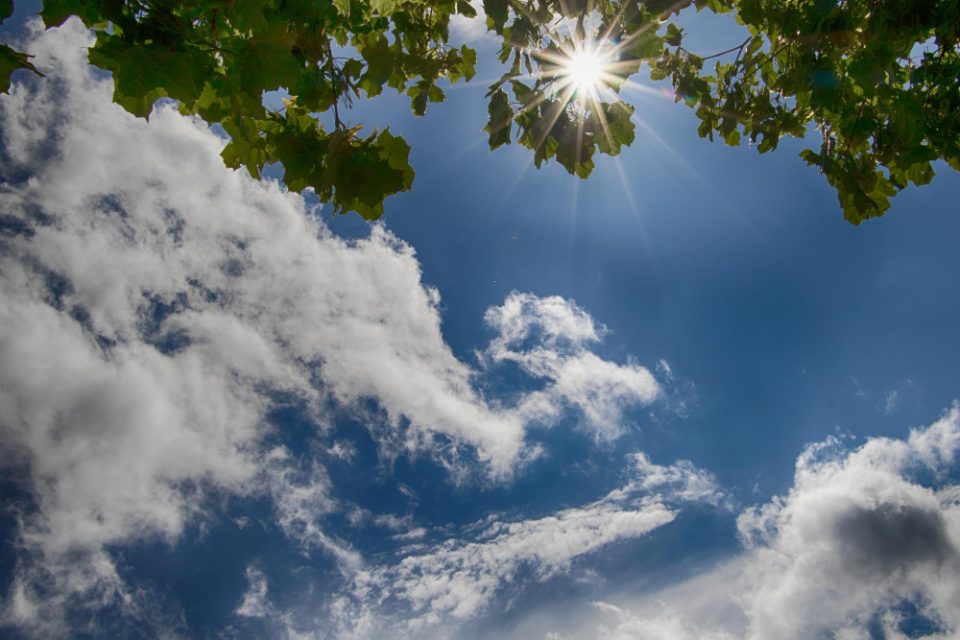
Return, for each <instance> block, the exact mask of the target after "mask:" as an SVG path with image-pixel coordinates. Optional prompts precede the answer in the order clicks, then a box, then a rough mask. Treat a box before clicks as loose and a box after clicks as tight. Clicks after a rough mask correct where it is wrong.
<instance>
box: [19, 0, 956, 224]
mask: <svg viewBox="0 0 960 640" xmlns="http://www.w3.org/2000/svg"><path fill="white" fill-rule="evenodd" d="M690 5H693V6H694V8H695V9H696V10H697V11H702V10H706V11H711V12H714V13H717V14H722V13H731V14H733V16H734V17H735V18H736V20H737V21H738V22H739V23H740V24H741V25H743V27H744V35H745V36H746V37H745V39H744V40H743V41H742V42H740V43H734V44H735V46H733V47H731V48H730V49H728V50H726V51H721V52H717V53H711V54H696V53H693V52H692V51H690V50H688V49H687V48H685V46H684V37H685V33H684V30H683V28H681V27H680V26H678V23H677V16H679V15H680V14H681V13H682V11H684V10H686V9H687V7H689V6H690ZM479 6H480V4H479V3H477V4H476V7H479ZM482 7H483V10H484V13H485V15H486V24H487V27H488V29H489V30H490V31H492V32H493V33H495V34H496V36H497V37H498V38H499V39H500V52H499V59H500V61H501V62H502V63H504V65H505V66H506V67H507V71H506V73H505V74H504V75H503V77H501V78H500V79H499V80H497V81H496V82H495V83H494V84H493V85H492V86H491V87H490V90H489V92H488V93H487V98H488V100H489V114H490V120H489V122H488V124H487V127H486V130H487V132H488V133H489V141H490V146H491V148H496V147H498V146H500V145H503V144H507V143H510V142H511V141H513V142H516V143H519V144H521V145H523V146H525V147H528V148H530V149H531V151H532V152H533V154H534V161H535V163H536V165H537V166H540V165H541V164H542V163H544V162H547V161H551V160H553V161H556V162H559V163H560V164H562V165H563V166H564V167H565V168H566V169H567V171H569V172H570V173H572V174H576V175H578V176H580V177H586V176H588V175H590V173H591V171H592V170H593V168H594V160H593V157H594V155H595V154H596V153H597V152H599V153H604V154H608V155H616V154H617V153H619V152H620V149H621V148H622V147H623V146H624V145H629V144H630V143H632V142H633V139H634V124H633V121H632V115H633V111H634V110H633V107H632V106H631V105H629V104H628V103H627V102H625V101H624V100H622V99H621V98H620V96H619V90H620V89H621V88H622V87H623V86H624V84H626V83H630V82H632V81H631V80H630V77H631V76H633V75H634V74H636V73H638V72H639V71H640V70H641V69H642V68H644V67H646V68H647V69H648V70H649V73H650V76H651V78H652V79H653V80H660V81H666V82H669V83H670V84H671V85H672V87H673V89H674V93H675V97H676V100H677V101H678V102H684V103H686V104H687V105H689V106H690V107H692V108H693V109H694V110H695V113H696V115H697V117H698V118H699V121H700V125H699V134H700V135H701V136H703V137H709V138H711V139H713V138H714V137H715V136H719V137H720V138H721V139H722V140H724V141H725V142H726V143H727V144H731V145H737V144H741V142H742V141H743V140H744V139H746V140H748V141H749V143H750V144H755V145H756V148H757V150H758V151H759V152H760V153H765V152H767V151H770V150H773V149H775V148H776V147H777V144H778V142H779V141H780V139H781V138H782V137H784V136H795V137H804V136H807V134H808V133H815V132H818V133H819V136H820V139H821V143H820V145H819V148H812V149H807V150H804V151H803V152H802V154H801V155H802V157H803V158H804V159H805V160H806V161H807V162H808V163H809V164H811V165H816V166H817V167H818V168H819V170H820V171H821V172H822V173H823V174H824V176H825V177H826V179H827V180H828V181H829V182H830V184H831V185H833V187H834V188H835V189H836V191H837V194H838V198H839V201H840V204H841V206H842V209H843V212H844V215H845V217H846V218H847V220H849V221H850V222H852V223H854V224H857V223H859V222H861V221H863V220H864V219H866V218H870V217H874V216H878V215H882V214H883V212H884V211H885V210H886V209H887V208H888V207H889V202H890V198H891V197H892V196H893V195H895V194H896V193H897V192H898V191H899V190H901V189H904V188H906V187H907V186H908V185H909V184H910V183H913V184H915V185H922V184H926V183H928V182H930V180H931V179H932V178H933V174H934V171H933V166H932V163H933V162H934V161H937V160H944V161H946V163H947V164H949V165H950V166H951V167H953V168H954V169H957V170H960V82H958V78H960V45H958V37H960V3H958V2H957V0H681V1H680V2H679V3H676V2H674V1H673V0H606V1H604V0H483V2H482ZM12 11H13V3H12V0H0V22H2V21H3V20H4V19H6V18H7V17H9V16H10V15H11V14H12ZM41 15H42V18H43V20H44V22H45V23H46V25H47V26H48V27H52V26H58V25H60V24H62V23H63V22H64V21H65V20H66V19H67V18H68V17H70V16H72V15H75V16H78V17H79V18H80V19H81V20H83V21H84V23H85V24H86V25H87V26H88V27H90V28H91V29H93V30H94V31H96V33H97V40H96V44H95V46H94V47H93V48H92V49H91V51H90V61H91V62H92V63H93V64H95V65H97V66H98V67H101V68H103V69H106V70H108V71H111V72H112V73H113V76H114V80H115V95H114V98H115V100H116V102H117V103H119V104H120V105H122V106H123V107H124V108H126V109H127V110H129V111H130V112H132V113H134V114H136V115H140V116H147V115H149V113H150V110H151V108H152V106H153V104H154V102H155V101H156V100H157V99H158V98H161V97H167V98H171V99H174V100H177V101H178V102H179V104H180V109H181V110H182V111H183V112H185V113H189V114H196V115H198V116H200V117H201V118H202V119H204V120H205V121H207V122H209V123H220V124H221V125H222V126H223V128H224V129H225V130H226V131H227V132H228V133H229V134H230V136H231V141H230V143H229V144H228V145H227V146H226V148H225V149H224V151H223V158H224V161H225V162H226V164H227V165H229V166H231V167H241V166H243V167H246V168H247V169H248V170H249V171H250V172H251V173H252V174H253V175H255V176H256V175H259V174H260V172H261V170H262V169H263V168H264V166H266V165H267V164H270V163H275V162H279V163H281V164H282V165H283V167H284V171H285V182H286V184H287V185H288V187H289V188H291V189H295V190H300V189H304V188H306V187H312V188H313V189H314V190H316V192H317V194H318V195H319V197H320V198H321V199H322V200H324V201H326V202H330V203H331V204H332V206H333V207H334V210H335V211H337V212H346V211H356V212H358V213H360V214H361V215H363V216H365V217H367V218H376V217H378V216H380V215H381V214H382V213H383V201H384V198H386V197H387V196H389V195H390V194H393V193H397V192H400V191H405V190H408V189H409V188H410V187H411V185H412V183H413V178H414V171H413V168H412V167H411V166H410V164H409V160H408V156H409V151H410V148H409V147H408V145H407V144H406V142H405V141H404V140H403V139H402V138H400V137H398V136H395V135H393V134H391V133H390V132H389V130H384V131H380V132H377V131H374V132H373V133H372V134H371V135H369V136H365V135H361V134H360V129H361V128H360V127H349V126H347V125H345V124H344V123H343V121H342V120H341V117H340V114H341V109H342V108H344V107H346V106H349V104H350V103H351V101H352V100H353V99H356V98H360V97H363V96H366V97H372V96H376V95H378V94H380V93H381V92H382V91H383V90H384V88H385V87H389V88H390V89H393V90H395V91H399V92H402V93H404V94H406V95H407V96H409V98H410V104H411V108H412V110H413V112H414V113H416V114H418V115H422V114H424V113H425V111H426V110H427V107H428V105H429V103H431V102H440V101H442V100H443V99H444V92H443V88H442V85H443V84H444V83H455V82H458V81H461V80H469V79H470V78H472V77H473V75H474V71H475V66H476V62H477V59H476V53H475V51H474V50H472V49H470V48H469V47H467V46H465V45H464V46H460V47H455V46H453V45H452V44H451V42H450V26H451V19H452V18H453V17H454V16H457V15H460V16H464V17H467V18H470V17H475V16H476V15H477V9H476V8H475V6H474V5H473V4H471V3H470V2H466V1H463V0H437V1H427V0H191V1H189V2H187V1H186V0H47V1H46V2H44V4H43V10H42V13H41ZM584 56H590V61H589V64H595V66H597V78H596V79H595V81H592V82H586V83H585V82H583V81H581V80H579V79H577V77H576V74H575V72H574V71H573V69H574V67H575V66H576V65H578V64H580V63H581V62H582V60H583V59H584ZM20 68H26V69H30V70H32V71H34V72H36V69H35V68H33V66H32V65H31V63H30V61H29V56H27V55H26V54H25V53H22V52H19V51H16V50H14V49H12V48H10V47H8V46H6V45H0V90H2V91H6V90H7V89H8V88H9V82H10V75H11V73H12V72H13V71H14V70H16V69H20ZM274 90H283V91H285V93H286V95H287V98H286V99H285V100H284V101H283V107H282V108H280V109H271V108H268V107H267V106H265V103H264V99H263V96H264V92H268V91H274ZM324 114H326V118H325V120H326V121H327V123H328V126H324V124H322V120H324V118H323V116H324ZM331 116H332V117H331ZM331 120H332V125H330V124H329V123H330V122H331ZM811 137H814V136H811Z"/></svg>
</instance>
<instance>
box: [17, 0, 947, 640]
mask: <svg viewBox="0 0 960 640" xmlns="http://www.w3.org/2000/svg"><path fill="white" fill-rule="evenodd" d="M698 24H699V23H698V19H697V18H693V19H691V23H690V26H691V28H692V29H695V28H696V27H697V25H698ZM456 28H457V29H458V30H459V31H458V33H459V35H461V36H462V37H466V38H468V39H471V40H473V43H474V46H476V47H477V48H478V50H479V52H480V56H479V58H480V66H479V70H478V77H477V79H476V80H475V81H474V82H471V83H470V84H468V85H466V86H463V85H458V86H454V87H450V88H449V90H448V91H447V95H448V98H447V100H446V101H445V102H444V103H441V104H435V105H431V107H430V109H429V112H428V114H427V116H426V117H424V118H416V117H414V116H412V115H410V112H409V105H408V101H407V98H405V97H403V96H396V95H385V96H383V97H381V98H377V99H375V100H369V101H365V100H358V101H356V103H355V105H354V108H353V109H352V110H351V111H350V112H349V113H348V114H347V115H346V116H345V117H346V118H347V119H349V120H350V122H351V123H352V124H360V123H362V124H363V125H364V126H365V128H366V129H367V130H372V129H373V128H374V127H383V126H386V125H389V126H390V128H391V131H393V132H394V133H399V134H402V135H403V136H404V137H405V138H406V140H407V141H408V142H409V143H410V145H411V147H412V148H413V151H412V153H411V164H412V165H413V166H414V167H415V169H416V171H417V177H416V181H415V183H414V187H413V190H412V191H410V192H407V193H403V194H398V195H395V196H392V197H390V198H389V199H388V200H387V201H386V213H385V215H384V217H383V219H382V220H381V221H380V222H379V223H377V224H369V223H367V222H365V221H363V220H362V219H360V218H359V217H358V216H356V215H346V216H337V217H331V215H330V213H329V209H328V208H325V207H324V206H323V205H322V203H319V202H317V201H316V198H315V197H314V196H312V195H311V194H309V193H307V194H302V195H301V194H296V193H290V192H288V191H287V190H286V189H285V188H284V187H283V184H282V180H281V178H282V171H281V170H280V169H278V168H274V170H273V171H272V172H268V176H267V178H266V179H264V180H254V179H252V178H251V177H250V176H249V175H248V174H246V173H245V172H242V171H239V172H238V171H233V170H229V169H226V168H225V167H224V166H223V164H222V162H221V160H220V157H219V151H220V149H221V148H222V147H223V145H224V144H225V141H224V139H223V138H221V137H219V135H218V133H217V132H216V131H214V130H211V129H210V128H209V127H207V126H206V125H205V124H204V123H202V122H199V121H197V120H192V119H189V118H185V117H183V116H180V115H179V114H178V113H177V112H176V110H175V109H174V108H172V107H171V106H170V105H166V106H163V105H160V106H158V107H157V108H156V109H155V111H154V113H153V114H152V115H151V117H150V119H149V121H148V120H144V119H137V118H134V117H133V116H131V115H129V114H127V113H126V112H124V111H123V110H122V109H121V108H119V107H118V106H116V105H113V104H112V102H111V94H112V85H111V80H110V78H109V76H107V75H105V74H103V73H102V72H99V71H97V70H94V69H92V68H90V67H88V66H87V64H86V57H85V56H86V53H85V47H86V46H88V45H89V43H90V36H89V35H88V34H87V33H86V32H85V30H84V29H83V28H82V27H81V26H80V25H79V24H78V23H76V22H69V23H67V24H66V25H65V26H64V27H62V28H60V29H54V30H49V31H46V32H44V31H43V30H42V28H40V27H38V26H37V25H35V24H34V25H33V26H30V25H27V26H25V27H23V31H22V33H21V34H20V37H21V38H23V39H24V42H25V46H26V47H27V49H28V50H29V51H30V52H31V53H32V54H33V55H35V56H36V58H35V61H36V64H37V66H38V67H40V68H41V69H42V70H43V71H44V72H45V73H46V74H47V77H46V78H42V79H39V78H34V77H32V76H30V75H29V74H23V73H18V74H17V75H15V76H14V78H15V81H16V82H15V86H14V87H13V88H12V90H11V92H10V94H9V95H3V96H0V147H2V150H0V291H2V295H0V434H2V438H0V453H2V458H0V490H2V496H3V502H2V506H3V509H2V512H0V536H2V537H0V540H2V542H0V545H2V546H0V629H2V632H3V634H4V635H5V636H6V637H13V638H34V637H38V638H39V637H42V638H55V637H69V638H122V637H138V638H139V637H158V638H181V637H182V638H217V639H239V638H263V637H267V638H290V639H294V638H387V637H389V638H478V639H479V638H543V639H544V640H561V639H569V640H574V639H581V638H583V639H587V638H611V639H613V638H616V639H627V638H632V639H642V640H661V639H663V640H667V639H670V640H684V639H686V638H690V639H694V638H709V639H713V640H721V639H723V640H725V639H730V638H745V639H751V640H761V639H767V638H771V639H772V638H777V639H791V638H797V639H800V638H810V639H814V638H816V639H820V638H838V639H844V640H846V639H854V638H858V639H859V638H862V639H880V638H887V639H891V640H893V639H899V638H920V637H923V638H956V637H957V634H958V633H960V604H958V603H960V484H958V482H960V463H958V457H957V456H958V451H960V406H958V404H957V399H958V398H960V375H958V372H957V368H956V366H955V363H956V362H957V361H958V357H960V341H958V340H957V339H956V336H955V333H956V327H957V326H960V298H958V296H957V291H958V290H957V286H956V274H958V273H960V252H958V251H957V248H956V244H957V243H956V238H958V237H960V220H958V218H957V215H956V214H957V205H956V203H957V202H958V201H960V176H958V175H957V174H956V172H953V171H952V170H950V169H949V168H948V167H946V166H945V165H942V164H941V165H938V166H937V174H938V175H937V177H936V179H935V180H934V182H933V184H932V185H930V186H927V187H924V188H921V189H916V188H911V189H908V190H906V191H904V192H903V193H901V194H900V195H899V196H897V198H895V200H894V201H893V206H892V208H891V209H890V211H889V212H888V213H887V214H886V215H885V216H884V217H883V218H880V219H877V220H872V221H868V222H866V223H864V224H862V225H860V226H859V227H853V226H851V225H850V224H848V223H847V222H845V221H844V220H843V218H842V215H841V213H840V210H839V205H838V204H837V202H836V199H835V195H834V194H833V192H832V191H831V189H830V187H829V185H828V184H827V183H826V181H825V180H824V179H823V177H822V176H820V175H818V174H817V172H816V170H815V169H812V168H809V167H807V166H806V165H805V163H804V162H803V161H802V160H801V159H800V158H799V157H798V155H797V154H798V153H799V151H800V150H801V149H802V148H803V144H804V143H803V141H784V142H783V143H782V144H781V147H780V149H778V150H777V151H776V152H774V153H770V154H766V155H764V156H760V155H758V154H757V153H756V152H755V150H753V149H749V148H747V147H742V148H730V147H726V146H723V145H721V144H718V143H710V142H709V141H706V140H702V139H700V138H698V137H697V135H696V121H695V117H694V115H693V114H692V113H691V112H690V110H689V109H687V108H686V107H685V106H684V105H682V104H674V102H673V100H672V99H670V98H669V97H665V96H663V95H657V94H656V91H654V92H639V91H634V92H628V93H627V94H626V95H627V97H628V99H629V100H630V101H631V102H632V103H633V104H634V105H635V106H636V115H635V122H636V123H637V131H638V135H637V140H636V141H635V142H634V144H633V145H632V146H631V147H629V148H626V149H624V151H623V152H622V153H621V155H620V156H619V157H618V158H616V159H613V158H604V159H602V160H600V161H599V162H598V166H597V168H596V170H595V171H594V174H593V175H592V176H591V177H590V178H589V179H588V180H578V179H574V178H572V177H570V176H569V175H567V174H566V172H565V171H564V170H563V169H562V168H561V167H559V166H545V167H543V168H541V169H539V170H538V169H536V168H534V167H533V166H532V164H531V163H530V160H531V158H530V153H529V151H528V150H525V149H522V148H518V147H513V146H509V147H506V148H500V149H498V150H496V151H493V152H491V151H489V150H488V148H487V144H486V134H485V133H484V132H483V131H482V128H483V125H484V124H485V121H486V104H485V101H484V99H483V94H484V92H485V87H486V83H485V82H484V81H485V80H490V79H493V78H495V77H497V76H498V75H499V73H500V72H499V69H498V68H497V67H496V66H495V65H494V64H493V63H492V62H491V60H492V58H493V55H492V53H491V51H492V50H491V47H492V46H493V45H492V41H490V40H488V39H486V38H485V37H484V35H483V31H482V29H481V30H477V29H476V28H474V26H472V25H469V24H459V25H458V26H457V27H456ZM702 32H703V33H704V35H703V36H702V37H703V41H704V43H705V44H704V46H705V47H707V46H708V45H709V44H711V43H710V39H711V38H716V39H717V40H718V41H720V40H722V39H723V35H724V31H723V30H716V31H706V30H703V31H702ZM484 53H486V54H487V55H484ZM650 86H652V87H654V89H656V86H655V85H650Z"/></svg>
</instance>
